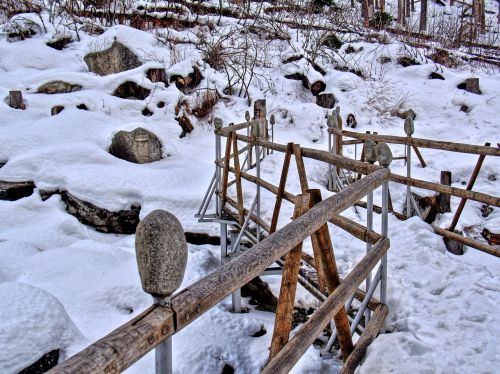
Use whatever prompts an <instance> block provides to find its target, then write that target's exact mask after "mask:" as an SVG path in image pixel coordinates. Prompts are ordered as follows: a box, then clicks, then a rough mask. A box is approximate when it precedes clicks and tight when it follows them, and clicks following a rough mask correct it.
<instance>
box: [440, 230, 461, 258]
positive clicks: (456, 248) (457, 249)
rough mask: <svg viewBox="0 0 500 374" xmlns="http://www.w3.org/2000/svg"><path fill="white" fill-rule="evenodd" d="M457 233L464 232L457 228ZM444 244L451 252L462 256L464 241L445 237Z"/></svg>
mask: <svg viewBox="0 0 500 374" xmlns="http://www.w3.org/2000/svg"><path fill="white" fill-rule="evenodd" d="M455 233H457V234H462V233H461V232H460V231H457V230H455ZM443 241H444V245H445V246H446V250H447V251H448V252H450V253H453V254H454V255H457V256H462V255H463V254H464V253H465V252H464V245H463V243H460V242H456V241H454V240H453V239H448V238H443Z"/></svg>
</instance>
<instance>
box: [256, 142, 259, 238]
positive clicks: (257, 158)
mask: <svg viewBox="0 0 500 374" xmlns="http://www.w3.org/2000/svg"><path fill="white" fill-rule="evenodd" d="M255 154H256V157H255V162H256V169H257V170H256V176H257V179H260V146H258V145H256V146H255ZM256 198H257V222H256V223H255V227H256V229H257V235H256V237H257V242H260V227H259V224H258V222H260V186H259V185H258V184H257V193H256Z"/></svg>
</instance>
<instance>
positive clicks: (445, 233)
mask: <svg viewBox="0 0 500 374" xmlns="http://www.w3.org/2000/svg"><path fill="white" fill-rule="evenodd" d="M431 227H432V229H433V230H434V232H435V233H436V234H438V235H441V236H442V237H444V238H448V239H451V240H453V241H456V242H459V243H462V244H464V245H466V246H468V247H471V248H474V249H477V250H478V251H481V252H484V253H488V254H490V255H493V256H495V257H500V246H491V245H488V244H483V243H481V242H479V241H477V240H474V239H471V238H467V237H465V236H463V235H460V234H457V233H455V232H452V231H449V230H446V229H443V228H441V227H437V226H434V225H431Z"/></svg>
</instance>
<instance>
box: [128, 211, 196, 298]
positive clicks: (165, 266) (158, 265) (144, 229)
mask: <svg viewBox="0 0 500 374" xmlns="http://www.w3.org/2000/svg"><path fill="white" fill-rule="evenodd" d="M135 249H136V255H137V265H138V267H139V274H140V276H141V283H142V288H143V290H144V291H145V292H147V293H149V294H150V295H153V296H158V297H165V296H169V295H171V294H172V293H174V291H175V290H177V289H178V288H179V286H180V285H181V283H182V279H183V278H184V272H185V270H186V264H187V257H188V249H187V243H186V238H185V236H184V230H183V228H182V225H181V223H180V222H179V220H178V219H177V218H176V217H175V216H174V215H173V214H171V213H169V212H166V211H164V210H155V211H153V212H151V213H149V214H148V215H147V216H146V217H145V218H144V219H143V220H142V221H141V222H140V223H139V225H138V226H137V230H136V232H135Z"/></svg>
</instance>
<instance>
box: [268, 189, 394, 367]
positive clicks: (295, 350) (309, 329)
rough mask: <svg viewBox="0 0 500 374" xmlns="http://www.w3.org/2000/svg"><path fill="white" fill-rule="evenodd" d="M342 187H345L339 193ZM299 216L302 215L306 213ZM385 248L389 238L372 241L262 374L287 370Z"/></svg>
mask: <svg viewBox="0 0 500 374" xmlns="http://www.w3.org/2000/svg"><path fill="white" fill-rule="evenodd" d="M362 180H363V179H362ZM343 191H345V190H342V191H341V192H339V193H342V192H343ZM335 196H336V195H335ZM324 201H327V200H324ZM312 209H314V208H312ZM312 209H311V210H309V212H311V211H312ZM306 214H307V213H306ZM302 217H306V215H304V216H302ZM388 249H389V239H387V238H384V239H382V240H381V241H380V242H378V243H377V244H375V245H374V246H373V248H372V249H371V250H370V252H368V253H367V254H366V256H365V257H364V258H363V259H362V260H361V261H360V262H359V263H358V264H357V265H356V266H355V267H354V269H353V270H352V271H351V272H350V273H349V275H348V276H347V277H346V278H345V279H344V281H343V282H342V283H341V284H340V286H339V287H337V288H336V289H335V291H333V292H332V293H331V294H330V295H329V296H328V298H327V299H326V300H325V302H324V303H322V304H321V305H320V307H319V308H318V309H316V312H314V314H313V315H312V316H311V317H310V318H309V320H308V321H307V322H306V323H305V324H304V325H303V326H302V328H301V329H300V330H299V331H297V333H296V334H295V335H294V336H293V338H292V339H291V340H290V341H289V342H288V344H287V345H285V347H283V349H282V350H281V351H280V352H279V353H278V354H277V355H276V356H275V357H274V358H273V359H272V360H271V361H270V362H269V363H268V364H267V366H266V367H265V368H264V369H263V370H262V374H271V373H288V372H289V371H290V369H292V367H293V366H294V365H295V363H296V362H297V361H298V360H299V359H300V357H301V356H302V355H303V354H304V352H305V351H306V350H307V349H308V348H309V346H310V345H311V344H312V343H313V342H314V340H315V339H316V338H317V337H318V336H319V335H320V334H321V332H322V331H323V328H324V326H325V324H326V323H327V322H328V321H330V320H331V319H332V318H333V317H334V316H335V314H337V313H338V311H339V310H340V309H341V308H342V307H344V305H345V303H346V302H347V300H348V299H349V297H350V296H351V295H352V294H353V293H354V292H355V290H356V289H357V287H358V285H359V284H360V283H361V282H363V280H364V279H365V278H366V277H367V276H368V273H369V272H370V271H371V270H373V268H374V267H375V265H376V264H377V263H378V262H379V261H380V260H381V259H382V257H383V256H384V255H385V253H386V252H387V250H388Z"/></svg>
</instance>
